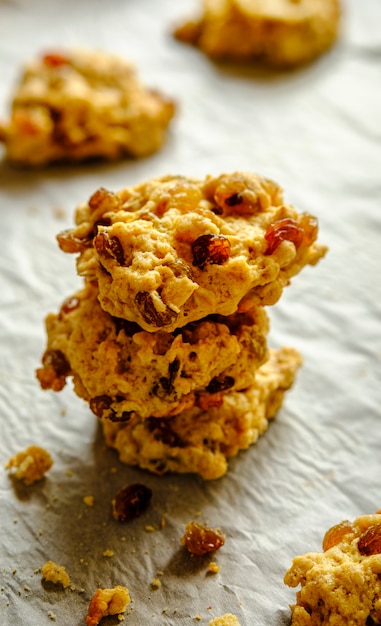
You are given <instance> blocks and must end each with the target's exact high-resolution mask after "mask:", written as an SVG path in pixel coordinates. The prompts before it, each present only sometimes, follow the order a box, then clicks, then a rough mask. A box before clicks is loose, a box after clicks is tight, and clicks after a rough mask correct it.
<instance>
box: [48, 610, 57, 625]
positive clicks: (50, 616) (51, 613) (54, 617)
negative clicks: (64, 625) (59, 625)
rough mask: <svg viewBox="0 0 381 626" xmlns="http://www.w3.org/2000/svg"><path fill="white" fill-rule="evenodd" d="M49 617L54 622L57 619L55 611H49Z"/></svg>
mask: <svg viewBox="0 0 381 626" xmlns="http://www.w3.org/2000/svg"><path fill="white" fill-rule="evenodd" d="M48 618H49V619H51V620H52V622H55V621H56V614H55V613H54V612H53V611H48Z"/></svg>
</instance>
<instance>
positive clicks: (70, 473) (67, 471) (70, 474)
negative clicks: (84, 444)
mask: <svg viewBox="0 0 381 626" xmlns="http://www.w3.org/2000/svg"><path fill="white" fill-rule="evenodd" d="M65 474H66V476H68V477H69V478H71V477H72V476H73V472H72V471H71V470H70V469H67V470H66V472H65Z"/></svg>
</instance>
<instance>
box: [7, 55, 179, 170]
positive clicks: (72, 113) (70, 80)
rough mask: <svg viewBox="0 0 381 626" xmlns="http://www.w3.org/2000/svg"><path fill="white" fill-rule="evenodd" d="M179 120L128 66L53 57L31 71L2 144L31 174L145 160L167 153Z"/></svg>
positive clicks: (108, 58) (110, 58) (111, 59)
mask: <svg viewBox="0 0 381 626" xmlns="http://www.w3.org/2000/svg"><path fill="white" fill-rule="evenodd" d="M174 113H175V105H174V103H173V102H172V101H171V100H169V99H167V98H165V97H164V96H162V95H160V94H159V93H158V92H157V91H154V90H149V89H145V88H144V87H143V86H142V85H141V83H140V81H139V79H138V77H137V74H136V71H135V68H134V67H133V65H131V64H130V63H128V62H126V61H125V60H124V59H122V58H120V57H118V56H115V55H112V54H108V53H105V52H98V51H91V50H79V49H78V50H68V51H63V52H52V53H48V54H44V55H42V56H41V57H40V58H36V59H35V60H34V61H31V62H30V63H28V64H27V65H26V67H25V69H24V72H23V74H22V76H21V79H20V82H19V85H18V86H17V88H16V90H15V93H14V97H13V101H12V105H11V119H10V121H9V123H7V124H3V125H2V126H1V127H0V140H1V141H3V142H4V144H5V149H6V156H7V158H8V159H9V160H10V161H12V162H14V163H18V164H22V165H26V166H42V165H45V164H48V163H50V162H56V161H69V162H75V161H82V160H85V159H89V158H106V159H116V158H120V157H122V156H124V155H130V156H134V157H142V156H146V155H148V154H150V153H152V152H155V151H156V150H158V149H159V148H160V147H161V145H162V143H163V142H164V140H165V136H166V130H167V127H168V124H169V123H170V120H171V119H172V117H173V115H174Z"/></svg>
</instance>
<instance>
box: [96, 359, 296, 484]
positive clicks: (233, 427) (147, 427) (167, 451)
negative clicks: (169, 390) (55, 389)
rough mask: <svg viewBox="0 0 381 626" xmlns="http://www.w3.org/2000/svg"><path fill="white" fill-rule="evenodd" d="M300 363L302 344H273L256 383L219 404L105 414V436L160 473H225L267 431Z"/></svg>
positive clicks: (131, 460) (127, 459)
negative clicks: (172, 412)
mask: <svg viewBox="0 0 381 626" xmlns="http://www.w3.org/2000/svg"><path fill="white" fill-rule="evenodd" d="M300 364H301V357H300V355H299V353H298V352H297V351H296V350H293V349H291V348H282V349H280V350H278V351H276V350H272V351H270V358H269V360H268V361H266V363H265V364H263V365H262V366H261V367H260V368H259V369H257V370H256V378H255V383H254V384H253V385H252V386H251V387H249V388H248V389H246V390H243V391H232V392H229V393H227V394H225V395H224V396H223V397H222V403H221V404H220V405H219V406H211V407H209V408H208V409H205V410H203V409H200V408H198V407H193V408H192V409H189V410H186V411H184V412H183V413H181V414H180V415H176V416H174V417H170V418H167V419H157V418H154V417H151V418H147V419H144V420H143V419H140V420H137V419H132V420H131V421H130V422H128V423H125V424H123V423H115V422H111V421H110V420H106V419H105V420H102V427H103V433H104V437H105V441H106V443H107V445H109V446H111V447H113V448H115V449H116V450H117V451H118V453H119V457H120V460H121V461H122V462H123V463H127V464H128V465H138V466H139V467H141V468H143V469H146V470H149V471H151V472H153V473H154V474H159V475H163V474H165V473H167V472H176V473H188V472H189V473H197V474H199V475H201V477H202V478H203V479H205V480H213V479H216V478H219V477H221V476H223V475H224V474H225V473H226V471H227V469H228V459H229V458H231V457H234V456H236V455H237V454H238V452H239V451H240V450H245V449H247V448H248V447H249V446H250V445H251V444H252V443H254V442H255V441H256V440H257V439H258V437H259V436H260V435H261V434H262V433H264V432H265V430H266V429H267V427H268V423H269V420H270V419H271V418H273V417H274V416H275V414H276V412H277V411H278V409H279V408H280V407H281V405H282V402H283V397H284V394H285V392H286V390H287V389H289V388H290V387H291V386H292V384H293V381H294V377H295V374H296V371H297V369H298V367H299V366H300Z"/></svg>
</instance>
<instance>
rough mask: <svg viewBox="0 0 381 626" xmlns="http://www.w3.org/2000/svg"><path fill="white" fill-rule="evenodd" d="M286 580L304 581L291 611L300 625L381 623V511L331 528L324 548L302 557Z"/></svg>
mask: <svg viewBox="0 0 381 626" xmlns="http://www.w3.org/2000/svg"><path fill="white" fill-rule="evenodd" d="M284 580H285V583H286V584H287V585H289V586H290V587H297V586H298V585H301V590H300V591H298V593H297V595H296V604H295V605H293V606H292V607H291V609H292V624H293V625H295V626H302V625H303V626H320V625H321V626H348V625H349V624H351V626H368V625H369V624H381V514H380V512H378V513H376V514H373V515H363V516H361V517H358V518H357V519H355V520H354V522H350V521H348V520H345V521H344V522H341V523H340V524H337V525H336V526H334V527H332V528H330V529H329V530H328V531H327V533H326V534H325V536H324V540H323V552H309V553H307V554H305V555H302V556H297V557H296V558H295V559H294V560H293V563H292V566H291V567H290V569H289V570H288V571H287V572H286V575H285V579H284Z"/></svg>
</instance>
